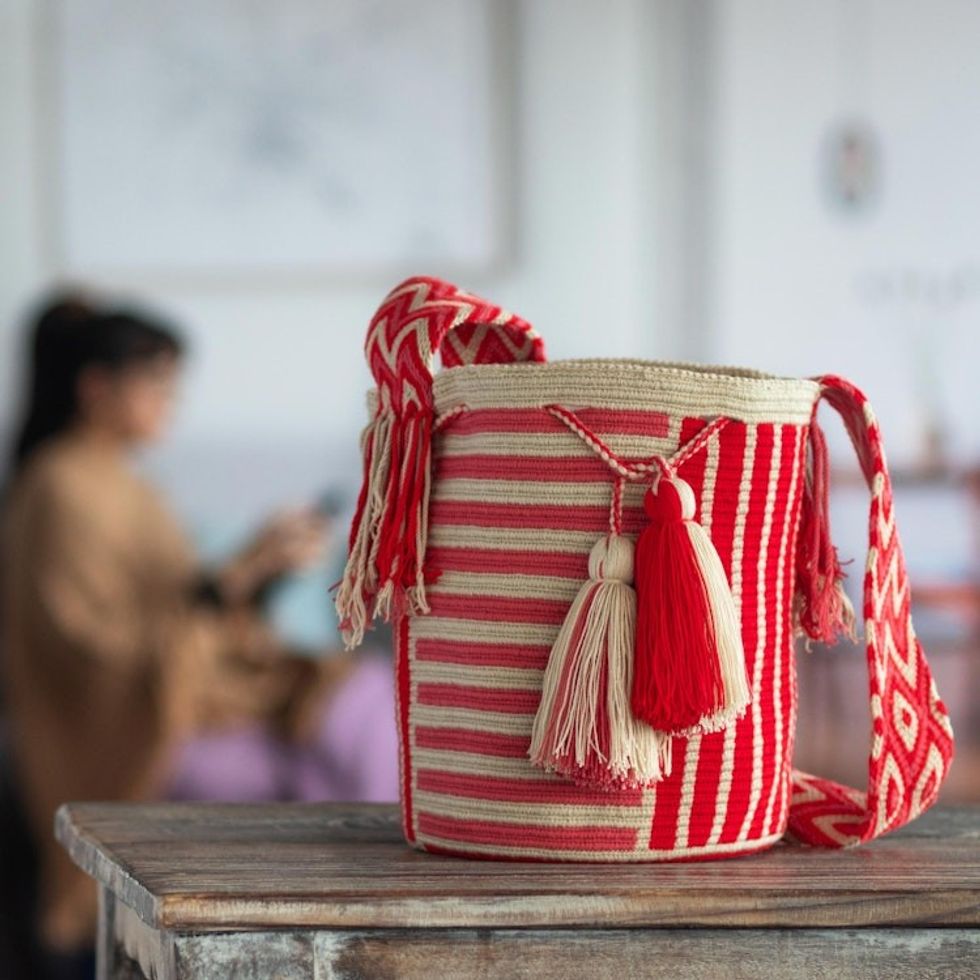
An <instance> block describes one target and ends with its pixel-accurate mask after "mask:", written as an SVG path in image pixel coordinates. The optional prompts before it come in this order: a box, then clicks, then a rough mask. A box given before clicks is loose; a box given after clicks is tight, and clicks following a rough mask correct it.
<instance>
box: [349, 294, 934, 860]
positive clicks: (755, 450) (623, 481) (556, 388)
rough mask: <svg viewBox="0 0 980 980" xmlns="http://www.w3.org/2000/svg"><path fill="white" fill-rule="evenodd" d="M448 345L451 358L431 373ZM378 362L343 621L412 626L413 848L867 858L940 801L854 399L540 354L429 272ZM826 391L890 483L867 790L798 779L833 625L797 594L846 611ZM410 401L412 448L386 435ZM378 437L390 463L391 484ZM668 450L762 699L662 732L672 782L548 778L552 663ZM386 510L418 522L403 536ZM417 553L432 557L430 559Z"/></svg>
mask: <svg viewBox="0 0 980 980" xmlns="http://www.w3.org/2000/svg"><path fill="white" fill-rule="evenodd" d="M481 304H482V305H481ZM423 337H424V342H421V341H420V338H423ZM379 342H380V354H379ZM399 343H401V344H402V345H403V346H401V347H399ZM439 348H441V350H442V352H443V360H444V363H446V362H447V361H448V362H449V363H450V364H454V365H456V366H452V367H450V368H448V369H447V370H444V371H442V372H441V373H439V374H438V375H435V377H434V379H433V378H432V374H431V366H432V358H433V356H434V353H435V351H436V350H437V349H439ZM406 350H407V351H410V352H411V355H412V357H413V358H414V359H415V360H414V361H413V364H412V365H409V368H410V369H409V368H406V358H407V354H406V353H405V352H406ZM368 355H369V361H372V368H373V370H374V372H375V376H376V378H377V379H378V382H379V391H378V393H377V395H376V396H375V397H374V398H373V399H372V400H371V402H370V410H371V413H372V424H371V426H369V429H368V430H367V432H366V434H365V442H364V447H365V488H364V490H363V491H362V499H361V501H360V503H359V514H358V517H359V520H360V529H359V524H358V520H355V528H354V529H353V531H352V538H351V554H352V560H351V566H353V565H354V564H355V562H356V560H357V556H358V554H360V555H361V566H360V568H361V569H362V571H361V572H360V575H361V578H360V579H357V578H356V577H352V576H351V574H350V568H351V566H349V572H348V576H347V578H346V579H345V586H346V587H347V592H346V596H345V601H342V602H341V603H340V608H341V614H342V619H344V621H345V625H346V626H347V627H348V628H350V626H351V620H352V615H351V610H352V608H355V607H356V605H357V603H356V601H355V600H356V599H360V600H361V601H362V605H363V604H365V603H367V604H369V603H370V600H371V599H372V598H374V599H375V606H376V609H378V610H380V611H382V612H388V613H390V614H391V615H393V618H394V619H395V637H396V652H395V657H396V665H395V669H396V679H397V694H398V706H397V711H398V728H399V733H400V751H401V759H400V764H401V798H402V799H401V802H402V813H403V823H404V832H405V836H406V839H407V840H408V841H409V842H410V843H412V844H414V845H415V846H417V847H421V848H424V849H426V850H430V851H434V852H440V853H451V854H459V855H468V856H481V857H500V858H511V859H514V858H518V859H530V860H542V859H543V860H574V861H583V860H586V861H649V860H686V859H703V858H715V857H728V856H734V855H738V854H743V853H747V852H751V851H757V850H760V849H762V848H765V847H768V846H770V845H772V844H773V843H775V842H776V841H778V840H779V839H780V838H781V837H783V836H784V835H785V834H786V832H787V830H788V829H789V830H790V831H791V832H792V833H793V834H794V835H795V836H797V837H798V838H800V839H801V840H803V841H805V842H807V843H811V844H820V845H825V846H846V845H850V844H854V843H859V842H861V841H863V840H868V839H870V838H872V837H874V836H877V835H878V834H880V833H883V832H884V831H886V830H889V829H893V828H894V827H896V826H899V825H901V824H902V823H904V822H906V821H907V820H908V819H911V818H912V817H914V816H915V815H916V814H917V813H919V812H921V811H922V810H923V809H925V808H926V807H927V806H929V805H930V804H931V803H932V802H933V801H934V799H935V797H936V795H937V793H938V790H939V785H940V783H941V781H942V779H943V778H944V776H945V773H946V771H947V769H948V766H949V763H950V760H951V757H952V740H951V730H950V727H949V721H948V718H947V717H946V713H945V709H944V707H943V705H942V702H941V701H939V699H938V696H937V694H936V692H935V688H934V685H933V684H932V680H931V676H930V675H929V671H928V667H927V665H926V663H925V660H924V657H923V656H922V653H921V648H920V646H919V644H918V641H917V640H916V638H915V635H914V631H913V629H912V626H911V619H910V617H909V596H908V587H907V580H906V576H905V571H904V565H903V562H902V556H901V550H900V546H899V544H898V538H897V534H896V532H895V529H894V521H893V515H892V511H891V491H890V486H889V483H888V477H887V468H886V466H885V462H884V455H883V451H882V449H881V443H880V436H879V434H878V430H877V424H876V423H875V421H874V417H873V415H872V413H871V412H870V408H869V407H868V405H867V402H866V400H865V399H864V397H863V396H862V395H861V394H860V392H858V391H857V389H854V388H853V387H852V386H850V385H849V384H848V383H847V382H843V381H841V380H840V379H836V378H824V379H818V380H797V379H781V378H774V377H769V376H765V375H761V374H758V373H755V372H750V371H743V370H738V369H720V368H700V367H695V366H689V365H675V364H656V363H646V362H632V361H573V362H556V363H546V362H544V360H543V348H542V346H541V344H540V342H539V341H538V340H537V339H536V337H535V335H533V332H532V331H531V330H530V327H529V326H528V325H527V324H525V323H524V321H520V320H519V319H518V318H515V317H512V316H511V315H510V314H507V313H506V312H505V311H502V310H500V309H499V308H496V307H492V306H490V305H489V304H485V302H484V301H480V300H478V299H477V298H475V297H470V296H469V295H468V294H463V293H460V292H459V291H458V290H456V289H455V288H454V287H451V286H448V285H447V284H443V283H439V282H438V281H436V280H428V279H416V280H409V281H408V282H407V283H404V284H402V285H401V286H400V287H398V288H397V289H396V290H394V291H393V292H392V294H390V295H389V297H388V298H387V299H386V301H385V303H384V304H382V307H381V310H380V311H379V315H378V316H377V317H376V318H375V320H374V321H373V323H372V328H371V331H370V332H369V338H368ZM416 355H417V357H416ZM399 358H401V363H399ZM418 363H421V364H422V365H423V366H424V367H427V368H428V370H429V373H428V376H426V375H425V373H424V372H423V371H420V370H419V369H418ZM406 377H407V378H410V379H411V383H412V384H416V385H417V386H418V389H417V390H419V391H421V392H422V393H421V394H420V395H419V396H418V397H417V398H414V397H406V399H405V402H404V403H403V404H402V405H401V406H398V405H395V404H394V403H395V401H397V397H396V398H393V397H392V395H391V392H392V391H400V392H401V393H402V394H404V393H405V392H407V391H409V388H408V387H406V384H405V378H406ZM822 399H826V400H827V401H829V402H830V404H831V405H832V406H833V407H835V408H836V409H837V410H838V411H840V412H841V414H842V415H843V417H844V419H845V423H846V424H847V426H848V429H849V431H850V433H851V436H852V439H853V441H854V443H855V446H856V447H857V450H858V456H859V459H860V461H861V465H862V467H863V469H864V472H865V475H866V477H867V478H868V482H869V487H870V489H871V492H872V507H871V515H870V541H869V555H868V565H867V570H866V579H865V594H864V610H863V612H864V619H865V631H866V640H867V655H868V663H869V703H870V706H871V714H872V725H873V728H872V745H871V758H870V763H869V785H868V790H867V792H864V793H860V792H858V791H855V790H851V789H849V788H846V787H841V786H839V785H838V784H835V783H832V782H830V781H827V780H822V779H818V778H816V777H812V776H808V775H805V774H801V773H795V772H794V771H793V769H792V756H793V741H794V733H795V722H796V710H797V696H798V695H797V684H796V669H795V660H794V657H795V643H794V638H795V635H796V633H797V630H798V626H799V622H800V620H801V618H802V620H803V622H804V624H807V625H808V628H809V631H810V633H811V634H813V635H820V636H822V635H824V634H826V633H827V629H826V623H825V622H824V623H822V628H821V624H820V623H817V622H816V621H817V620H819V619H820V614H819V612H815V611H814V610H815V605H816V602H815V598H814V595H813V594H811V595H810V596H809V601H808V597H807V596H803V597H802V599H801V596H800V594H799V590H800V583H801V581H802V582H803V583H804V585H805V586H806V587H807V588H808V589H809V590H810V592H811V593H813V592H814V591H815V590H817V591H819V592H820V593H821V594H822V595H823V596H824V598H826V596H828V595H829V591H828V590H829V589H830V588H831V587H833V586H836V585H837V583H836V581H834V579H835V577H839V575H840V573H839V569H838V568H837V566H836V558H835V557H834V554H833V550H832V545H830V544H829V535H828V533H827V528H826V519H825V513H824V512H825V509H826V499H825V498H826V454H825V448H824V447H823V442H822V436H820V435H819V430H818V429H817V428H816V426H815V422H814V416H815V411H816V407H817V405H818V403H819V402H820V401H821V400H822ZM409 412H411V413H413V414H412V420H411V423H410V425H409V429H410V430H411V431H412V432H413V433H415V434H413V435H412V437H411V438H406V439H403V440H402V441H401V443H399V442H398V439H397V438H396V439H395V441H394V443H391V444H389V443H387V442H382V436H384V438H386V439H390V433H391V432H392V431H398V430H399V426H402V427H404V426H403V423H404V419H405V418H407V416H408V413H409ZM386 413H387V421H385V419H386ZM419 418H421V419H422V421H421V422H419ZM415 425H417V426H418V427H419V428H418V429H417V431H416V430H415V429H411V426H415ZM419 433H421V434H419ZM815 433H816V435H815ZM392 446H393V447H394V448H392ZM815 446H816V449H817V450H818V451H822V453H823V455H822V456H821V455H819V452H818V453H817V454H816V455H815ZM382 447H384V452H383V455H384V457H385V460H386V461H387V460H388V457H391V459H390V462H391V467H390V473H389V472H387V471H386V470H380V471H379V466H380V465H381V464H380V463H379V456H380V455H382V453H381V449H382ZM651 459H657V460H670V461H673V464H674V466H675V469H676V473H677V474H678V475H679V476H680V477H681V478H682V479H683V480H684V481H686V483H687V484H689V485H690V487H691V489H692V490H693V493H694V501H695V513H694V517H693V520H694V521H696V522H697V523H698V524H699V525H700V526H701V527H702V528H703V529H704V531H705V532H706V534H707V536H708V538H710V541H711V542H712V544H713V546H714V549H715V550H716V552H717V555H718V558H719V559H720V561H721V566H722V568H723V569H724V575H725V578H726V579H727V583H728V586H729V587H730V590H731V597H732V599H733V600H734V605H735V610H736V613H737V617H738V622H739V624H740V633H741V648H742V650H744V666H745V675H746V678H747V681H748V685H749V692H750V696H749V703H748V706H747V707H745V708H744V711H741V712H739V714H738V716H733V717H732V718H731V719H730V720H729V721H728V722H727V723H726V724H724V725H723V726H721V727H720V728H719V730H691V731H688V732H686V733H683V734H672V735H670V736H669V737H666V738H665V742H664V745H665V746H666V748H667V756H666V758H667V760H668V764H667V766H666V767H665V771H664V772H663V773H662V774H659V776H658V778H656V779H652V780H649V781H646V782H643V783H642V784H641V785H628V786H609V785H607V786H602V787H600V786H595V785H583V784H581V783H580V782H577V781H574V780H572V779H569V778H565V777H564V776H563V775H561V774H559V773H556V772H553V771H546V770H545V769H542V768H540V767H538V766H536V765H533V764H532V762H531V760H530V759H529V749H530V747H531V741H532V730H533V728H534V725H535V716H536V714H537V713H538V712H539V708H540V706H541V702H542V686H543V684H544V683H545V681H544V678H545V672H546V669H547V667H548V663H549V656H551V655H552V651H553V647H554V646H555V644H556V638H557V637H558V634H559V631H560V630H561V629H562V624H563V622H565V620H566V616H568V615H569V608H570V605H571V604H572V603H573V600H574V599H575V596H576V594H577V593H578V591H579V589H580V587H581V586H582V583H583V581H584V580H586V579H587V577H588V575H589V571H588V568H589V555H590V550H591V549H592V548H593V546H594V544H595V542H596V540H597V538H601V536H602V535H603V534H604V533H606V532H607V530H608V528H609V526H610V514H611V513H612V511H611V510H610V507H611V501H612V503H613V506H614V512H615V514H616V515H617V519H618V520H619V522H620V525H619V526H618V532H619V533H621V534H622V535H624V536H625V537H627V538H629V539H630V540H633V539H635V537H636V536H637V535H639V534H640V532H641V531H642V529H643V527H644V523H645V521H646V516H645V514H644V509H643V501H644V494H645V493H646V490H647V484H648V483H649V480H648V479H639V478H636V477H635V474H636V473H637V472H639V470H637V469H636V467H641V466H642V465H643V464H644V463H645V462H646V461H649V460H651ZM379 473H380V475H381V476H383V477H384V478H385V479H384V480H381V479H380V478H379ZM406 474H407V475H406ZM624 474H627V476H624ZM628 474H634V475H633V476H628ZM399 479H401V489H400V490H399V489H398V488H397V486H396V484H397V481H398V480H399ZM420 486H421V489H419V487H420ZM379 487H382V488H385V487H386V488H387V489H384V490H383V492H382V489H379ZM413 488H414V489H413ZM821 498H822V499H821ZM372 499H373V500H374V501H375V504H374V505H372ZM409 504H417V514H418V515H419V516H417V517H415V518H413V517H412V516H411V514H412V513H413V512H412V511H411V508H410V507H409ZM372 507H373V510H372ZM821 508H823V510H821ZM392 510H394V511H397V512H398V513H399V514H400V515H401V516H400V517H399V519H398V521H399V522H400V523H398V522H392V521H390V520H389V523H388V524H387V525H385V523H384V521H385V520H387V519H388V518H389V517H390V513H391V511H392ZM406 515H407V516H406ZM821 515H822V524H821ZM365 525H368V526H369V529H368V530H367V531H366V530H364V527H365ZM385 527H387V531H385V530H384V529H385ZM370 528H373V529H374V531H373V533H374V535H375V537H374V539H373V540H372V539H371V538H370V537H369V533H370ZM399 528H400V530H399ZM379 529H380V531H379ZM358 534H360V537H358ZM821 536H822V537H821ZM389 538H390V539H395V538H397V539H398V540H399V542H400V545H399V547H393V548H392V555H393V556H394V557H392V558H391V559H390V561H389V564H388V566H387V567H388V573H389V574H388V579H387V581H389V582H391V581H396V580H397V575H398V573H399V571H400V573H401V574H402V579H401V581H402V582H403V584H404V592H405V594H406V596H409V598H408V599H406V601H404V602H398V601H397V595H398V589H397V587H392V588H390V589H389V590H388V593H387V596H388V603H387V604H386V602H385V595H386V593H385V579H384V577H383V575H375V577H374V579H373V580H372V578H371V574H372V573H371V570H370V569H371V566H370V565H369V564H366V563H365V556H367V555H369V554H371V553H373V554H374V555H375V556H377V555H378V554H381V555H382V556H383V555H384V553H385V547H386V546H387V545H389V544H391V542H390V541H389V540H388V539H389ZM801 539H803V540H801ZM413 547H414V550H413ZM406 555H408V556H409V557H411V556H412V555H417V559H416V566H412V567H411V569H410V570H409V565H410V562H409V560H408V558H407V557H406ZM828 555H829V556H830V557H829V559H828V557H827V556H828ZM822 559H823V560H824V561H823V565H821V560H822ZM828 561H829V562H830V565H829V566H828V564H827V562H828ZM376 564H378V565H379V567H380V563H376ZM365 567H367V568H368V571H366V572H365V571H363V569H364V568H365ZM801 568H802V569H803V572H802V573H801V572H800V569H801ZM413 575H414V578H412V576H413ZM352 582H353V583H354V585H353V587H351V583H352ZM358 583H359V584H358ZM413 589H417V591H416V592H415V593H414V594H412V590H413ZM342 591H343V590H342ZM352 596H354V599H352V598H351V597H352ZM392 597H394V599H393V598H392ZM818 598H819V597H818ZM801 602H802V614H801ZM662 614H665V615H682V613H681V612H680V611H677V610H667V611H666V612H664V613H662ZM839 614H840V610H839V609H838V610H837V615H839ZM824 618H826V617H824ZM355 632H356V631H355ZM828 635H829V634H828ZM357 638H358V637H355V639H357Z"/></svg>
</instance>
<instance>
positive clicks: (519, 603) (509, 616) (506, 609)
mask: <svg viewBox="0 0 980 980" xmlns="http://www.w3.org/2000/svg"><path fill="white" fill-rule="evenodd" d="M569 604H570V603H569V602H560V601H558V600H556V599H515V598H512V597H510V596H489V595H450V594H449V593H445V592H437V591H436V590H435V589H433V590H432V591H431V592H430V593H429V605H430V606H431V607H432V611H431V612H430V613H429V615H430V616H434V617H436V618H439V617H443V618H446V617H448V618H449V619H472V620H480V621H482V622H487V621H492V622H500V621H503V622H506V623H533V624H535V625H539V626H561V624H562V623H563V622H564V620H565V616H566V614H567V613H568V607H569Z"/></svg>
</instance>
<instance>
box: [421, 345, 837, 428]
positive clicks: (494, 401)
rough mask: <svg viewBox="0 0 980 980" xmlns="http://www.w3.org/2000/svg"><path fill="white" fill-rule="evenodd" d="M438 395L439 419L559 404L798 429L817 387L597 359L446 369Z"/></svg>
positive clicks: (753, 374) (754, 375)
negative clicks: (460, 411) (465, 411)
mask: <svg viewBox="0 0 980 980" xmlns="http://www.w3.org/2000/svg"><path fill="white" fill-rule="evenodd" d="M433 393H434V397H435V407H436V412H437V413H442V412H446V411H449V410H450V409H453V408H455V407H457V406H459V405H466V406H467V407H469V408H473V409H476V408H540V407H541V406H543V405H550V404H559V405H565V406H567V407H570V408H580V407H586V406H587V407H594V408H610V409H632V410H636V409H641V410H643V409H646V410H650V411H661V412H666V413H667V414H670V415H681V416H714V415H724V416H727V417H729V418H733V419H737V420H739V421H743V422H753V423H758V422H777V423H789V424H794V425H797V424H806V423H807V422H809V421H810V417H811V415H812V412H813V407H814V405H815V404H816V402H817V399H818V398H819V396H820V385H819V384H818V383H817V382H816V381H812V380H810V379H808V378H785V377H779V376H777V375H772V374H765V373H763V372H761V371H753V370H751V369H749V368H739V367H723V366H715V365H701V364H691V363H685V362H680V361H677V362H670V361H641V360H631V359H602V358H593V359H583V360H569V361H547V362H540V363H539V362H523V363H518V364H471V365H465V366H461V367H454V368H448V369H446V370H443V371H440V372H439V373H438V374H436V376H435V379H434V382H433Z"/></svg>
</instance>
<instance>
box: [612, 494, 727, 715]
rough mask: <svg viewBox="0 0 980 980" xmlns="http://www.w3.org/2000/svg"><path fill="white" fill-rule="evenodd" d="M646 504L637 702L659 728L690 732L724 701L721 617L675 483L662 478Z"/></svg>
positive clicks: (639, 547) (640, 553) (639, 566)
mask: <svg viewBox="0 0 980 980" xmlns="http://www.w3.org/2000/svg"><path fill="white" fill-rule="evenodd" d="M643 503H644V508H645V510H646V512H647V516H648V517H649V518H650V524H649V525H648V526H647V527H646V528H645V529H644V530H643V532H642V533H641V534H640V537H639V539H638V540H637V543H636V592H637V621H636V663H635V668H634V673H633V696H632V708H633V713H634V715H636V717H637V718H640V719H641V720H643V721H645V722H646V723H647V724H649V725H651V726H652V727H653V728H655V729H657V730H658V731H662V732H682V731H684V730H687V729H691V728H693V727H695V726H697V725H698V724H699V722H700V721H701V720H702V718H704V717H705V716H706V715H710V714H711V713H712V712H714V711H716V710H718V708H719V707H720V706H721V705H722V704H723V703H724V698H725V690H724V684H723V682H722V676H721V669H720V666H719V662H718V657H717V654H716V642H715V635H714V623H713V620H712V615H711V608H710V605H709V601H708V594H707V590H706V588H705V583H704V579H703V578H702V576H701V572H700V569H699V566H698V562H697V557H696V555H695V552H694V546H693V545H692V543H691V537H690V535H689V533H688V530H687V527H686V526H685V519H684V517H685V515H684V513H683V505H682V500H681V497H680V495H679V494H678V491H677V489H676V487H675V485H674V484H673V483H672V482H671V481H670V480H667V479H661V480H660V481H659V484H658V487H657V492H656V493H654V492H653V491H652V490H648V491H647V494H646V497H645V498H644V502H643ZM688 516H692V515H688Z"/></svg>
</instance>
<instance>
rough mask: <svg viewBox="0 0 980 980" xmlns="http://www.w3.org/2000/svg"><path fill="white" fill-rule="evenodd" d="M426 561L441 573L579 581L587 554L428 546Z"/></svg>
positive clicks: (585, 573)
mask: <svg viewBox="0 0 980 980" xmlns="http://www.w3.org/2000/svg"><path fill="white" fill-rule="evenodd" d="M426 564H427V565H428V566H429V567H430V568H438V569H439V570H440V571H445V572H491V573H496V574H504V575H511V574H515V575H517V574H519V575H554V576H555V577H557V578H572V579H575V580H576V581H582V580H584V579H585V578H587V577H588V572H589V556H588V555H587V554H585V553H579V554H574V553H569V552H565V551H513V550H507V549H504V548H469V547H467V548H439V547H430V548H429V550H428V552H427V554H426Z"/></svg>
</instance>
